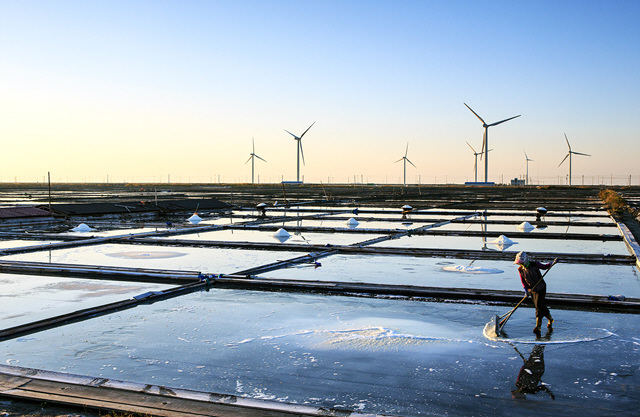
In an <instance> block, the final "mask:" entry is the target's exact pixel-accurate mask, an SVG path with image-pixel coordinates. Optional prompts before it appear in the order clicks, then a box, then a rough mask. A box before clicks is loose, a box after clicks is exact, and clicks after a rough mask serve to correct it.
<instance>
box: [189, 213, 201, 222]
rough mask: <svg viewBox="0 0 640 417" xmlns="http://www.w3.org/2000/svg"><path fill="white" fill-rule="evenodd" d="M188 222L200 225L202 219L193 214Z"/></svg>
mask: <svg viewBox="0 0 640 417" xmlns="http://www.w3.org/2000/svg"><path fill="white" fill-rule="evenodd" d="M187 220H188V221H190V222H191V223H192V224H198V223H200V222H201V221H202V217H200V216H198V213H193V216H191V217H189V218H188V219H187Z"/></svg>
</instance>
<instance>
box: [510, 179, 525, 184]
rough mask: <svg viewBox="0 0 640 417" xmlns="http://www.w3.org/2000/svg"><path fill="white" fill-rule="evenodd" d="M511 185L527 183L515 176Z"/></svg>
mask: <svg viewBox="0 0 640 417" xmlns="http://www.w3.org/2000/svg"><path fill="white" fill-rule="evenodd" d="M511 185H525V184H524V180H519V179H518V178H514V179H512V180H511Z"/></svg>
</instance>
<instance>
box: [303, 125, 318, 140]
mask: <svg viewBox="0 0 640 417" xmlns="http://www.w3.org/2000/svg"><path fill="white" fill-rule="evenodd" d="M315 124H316V122H313V123H311V126H313V125H315ZM311 126H309V127H308V128H307V130H305V131H304V132H303V133H302V135H300V139H302V137H303V136H304V134H305V133H307V132H308V131H309V129H311Z"/></svg>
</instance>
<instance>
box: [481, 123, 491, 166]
mask: <svg viewBox="0 0 640 417" xmlns="http://www.w3.org/2000/svg"><path fill="white" fill-rule="evenodd" d="M486 141H487V129H485V130H484V133H483V134H482V150H481V151H480V160H481V161H482V155H484V145H485V142H486ZM487 152H489V151H487Z"/></svg>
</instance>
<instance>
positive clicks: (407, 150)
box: [404, 142, 409, 158]
mask: <svg viewBox="0 0 640 417" xmlns="http://www.w3.org/2000/svg"><path fill="white" fill-rule="evenodd" d="M408 154H409V142H407V149H405V151H404V157H405V158H406V157H407V155H408Z"/></svg>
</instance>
